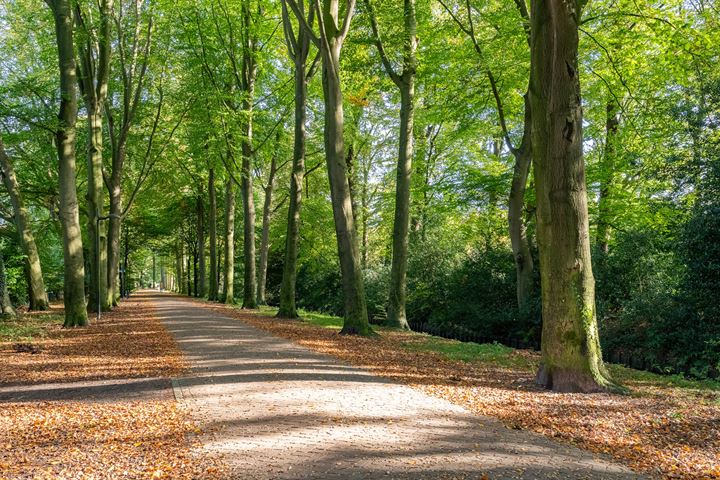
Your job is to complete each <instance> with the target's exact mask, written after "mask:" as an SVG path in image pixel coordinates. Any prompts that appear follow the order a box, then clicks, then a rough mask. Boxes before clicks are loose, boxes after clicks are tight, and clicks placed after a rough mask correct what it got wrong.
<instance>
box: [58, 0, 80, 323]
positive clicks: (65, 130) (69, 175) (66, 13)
mask: <svg viewBox="0 0 720 480" xmlns="http://www.w3.org/2000/svg"><path fill="white" fill-rule="evenodd" d="M49 3H50V5H51V6H52V10H53V16H54V19H55V34H56V38H57V47H58V65H59V69H60V98H61V100H60V112H59V114H58V119H59V124H58V127H57V130H56V132H55V146H56V148H57V152H58V161H59V168H58V170H59V175H58V177H59V182H60V185H59V187H60V188H59V192H60V220H61V224H62V232H63V259H64V276H63V280H64V297H63V299H64V303H65V323H64V326H65V327H76V326H85V325H87V323H88V317H87V309H86V307H87V306H86V304H85V262H84V259H83V247H82V234H81V231H80V212H79V208H78V200H77V190H76V187H75V122H76V120H77V109H78V105H77V92H76V88H77V77H76V67H75V50H74V46H73V18H72V10H71V7H70V2H69V0H53V1H51V2H49Z"/></svg>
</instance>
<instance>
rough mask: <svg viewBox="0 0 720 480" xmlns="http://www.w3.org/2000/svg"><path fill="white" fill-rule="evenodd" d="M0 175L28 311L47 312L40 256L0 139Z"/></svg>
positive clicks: (11, 167)
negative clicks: (17, 243) (18, 250)
mask: <svg viewBox="0 0 720 480" xmlns="http://www.w3.org/2000/svg"><path fill="white" fill-rule="evenodd" d="M0 175H1V176H2V179H3V183H4V184H5V188H7V191H8V195H9V196H10V203H11V204H12V207H13V218H14V220H15V228H16V229H17V232H18V238H19V240H20V246H21V247H22V250H23V253H24V254H25V262H26V265H27V277H28V297H29V300H30V302H29V303H30V305H29V308H30V310H47V309H48V308H49V304H48V297H47V292H46V291H45V282H44V281H43V273H42V267H41V265H40V255H39V254H38V248H37V245H36V244H35V235H33V232H32V229H31V228H30V215H29V214H28V211H27V209H26V208H25V202H24V200H23V197H22V193H21V192H20V185H19V184H18V180H17V177H16V176H15V169H14V168H13V165H12V163H11V161H10V158H9V157H8V155H7V153H6V152H5V145H4V144H3V141H2V138H0Z"/></svg>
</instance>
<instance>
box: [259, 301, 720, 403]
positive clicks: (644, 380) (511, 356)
mask: <svg viewBox="0 0 720 480" xmlns="http://www.w3.org/2000/svg"><path fill="white" fill-rule="evenodd" d="M259 312H260V313H261V314H263V315H272V316H274V315H276V314H277V312H278V308H277V307H270V306H266V305H263V306H261V307H260V308H259ZM299 313H300V320H301V321H303V322H305V323H309V324H311V325H316V326H318V327H322V328H330V329H333V330H340V329H341V328H342V326H343V319H342V317H336V316H334V315H329V314H325V313H319V312H308V311H305V310H300V311H299ZM373 329H374V330H376V331H377V330H379V331H383V330H386V328H384V327H379V326H377V325H373ZM413 337H414V338H413V340H412V341H409V342H402V343H400V346H401V347H403V348H405V349H406V350H410V351H418V352H434V353H439V354H440V355H442V356H443V357H445V358H447V359H448V360H458V361H462V362H468V363H485V364H493V365H496V366H498V367H503V368H519V369H522V370H528V371H532V370H535V369H536V368H537V366H538V365H537V362H538V359H537V356H536V354H534V353H530V352H527V351H525V350H517V349H514V348H511V347H508V346H505V345H503V344H500V343H497V342H495V343H482V344H479V343H474V342H460V341H458V340H450V339H446V338H442V337H436V336H433V335H429V334H424V333H414V334H413ZM607 366H608V369H609V370H610V373H611V374H612V376H613V378H614V379H615V380H617V381H618V382H620V383H622V384H629V385H630V386H632V385H633V384H635V385H638V386H639V385H646V386H655V387H676V388H683V389H690V390H705V391H708V390H710V391H718V392H720V381H718V380H694V379H687V378H685V377H683V376H682V375H661V374H657V373H652V372H646V371H644V370H634V369H632V368H628V367H625V366H623V365H617V364H607ZM718 401H720V400H718Z"/></svg>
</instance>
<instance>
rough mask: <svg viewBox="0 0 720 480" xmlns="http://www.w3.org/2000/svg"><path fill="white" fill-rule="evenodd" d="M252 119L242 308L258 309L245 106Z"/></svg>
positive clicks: (247, 171)
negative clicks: (247, 116)
mask: <svg viewBox="0 0 720 480" xmlns="http://www.w3.org/2000/svg"><path fill="white" fill-rule="evenodd" d="M243 108H244V109H247V110H246V112H247V114H248V115H249V117H250V118H248V120H247V122H246V123H245V132H244V138H243V141H242V152H243V159H242V181H241V189H240V190H242V192H241V193H242V199H243V240H244V241H243V258H244V273H245V276H244V281H243V303H242V308H257V298H256V297H255V295H256V294H257V276H256V275H257V272H256V269H255V197H254V195H253V172H252V163H253V151H252V113H251V112H252V103H251V102H250V101H248V102H246V103H245V105H244V106H243Z"/></svg>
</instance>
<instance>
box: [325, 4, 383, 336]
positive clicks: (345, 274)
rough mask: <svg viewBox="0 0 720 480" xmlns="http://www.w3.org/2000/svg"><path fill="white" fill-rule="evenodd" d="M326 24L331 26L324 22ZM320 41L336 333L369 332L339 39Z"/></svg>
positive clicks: (331, 37)
mask: <svg viewBox="0 0 720 480" xmlns="http://www.w3.org/2000/svg"><path fill="white" fill-rule="evenodd" d="M326 4H330V6H329V7H326V11H325V12H323V13H324V15H325V16H326V17H331V16H332V15H331V14H332V13H333V10H334V14H335V16H337V2H336V1H334V0H330V1H328V2H326ZM333 4H334V7H333ZM346 15H352V12H347V13H346ZM327 19H328V18H326V24H327ZM326 28H332V27H331V26H327V25H326ZM321 44H322V45H323V47H322V50H323V52H322V53H323V76H322V77H323V82H322V83H323V93H324V103H325V127H324V137H325V157H326V161H327V168H328V178H329V181H330V197H331V201H332V207H333V218H334V220H335V235H336V238H337V247H338V256H339V260H340V272H341V276H342V287H343V297H344V304H345V318H344V323H343V328H342V330H341V331H340V333H342V334H360V335H368V334H371V333H372V329H371V328H370V323H369V322H368V315H367V305H366V299H365V284H364V281H363V275H362V268H361V266H360V249H359V246H358V237H357V231H356V228H355V221H354V219H353V208H352V200H351V198H350V186H349V184H348V178H347V165H346V164H345V155H344V145H343V125H344V117H343V100H342V90H341V86H340V75H339V74H340V49H341V46H342V43H341V41H340V39H339V38H337V37H335V36H333V35H326V36H325V38H324V39H323V41H322V42H321Z"/></svg>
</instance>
